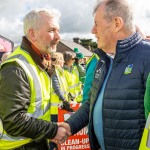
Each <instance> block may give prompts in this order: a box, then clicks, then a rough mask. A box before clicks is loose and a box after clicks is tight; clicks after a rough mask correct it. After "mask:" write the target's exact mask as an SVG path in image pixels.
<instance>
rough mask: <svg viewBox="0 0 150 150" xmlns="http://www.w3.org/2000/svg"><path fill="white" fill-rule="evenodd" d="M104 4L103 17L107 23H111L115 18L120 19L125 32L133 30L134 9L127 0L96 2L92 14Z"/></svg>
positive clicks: (101, 0) (100, 0) (99, 0)
mask: <svg viewBox="0 0 150 150" xmlns="http://www.w3.org/2000/svg"><path fill="white" fill-rule="evenodd" d="M102 4H104V6H105V13H104V14H105V15H104V18H105V19H106V20H107V21H112V20H113V19H114V18H115V17H121V18H122V19H123V21H124V26H125V28H126V29H127V30H129V31H131V30H132V31H133V30H135V24H134V9H133V5H132V3H131V1H129V0H98V1H97V4H96V6H95V8H94V11H93V14H95V12H96V11H97V10H98V9H99V7H100V6H101V5H102Z"/></svg>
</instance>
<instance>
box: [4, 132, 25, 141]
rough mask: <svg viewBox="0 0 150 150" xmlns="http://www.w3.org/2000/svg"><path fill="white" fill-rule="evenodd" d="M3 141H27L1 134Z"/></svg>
mask: <svg viewBox="0 0 150 150" xmlns="http://www.w3.org/2000/svg"><path fill="white" fill-rule="evenodd" d="M3 139H4V140H8V141H17V140H24V139H27V138H23V137H14V136H10V135H6V134H3Z"/></svg>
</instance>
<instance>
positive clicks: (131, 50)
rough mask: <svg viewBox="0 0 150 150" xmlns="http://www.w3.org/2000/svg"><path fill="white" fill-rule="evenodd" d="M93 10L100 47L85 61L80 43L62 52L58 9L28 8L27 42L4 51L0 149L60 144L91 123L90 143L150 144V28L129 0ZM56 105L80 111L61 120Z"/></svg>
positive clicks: (106, 149)
mask: <svg viewBox="0 0 150 150" xmlns="http://www.w3.org/2000/svg"><path fill="white" fill-rule="evenodd" d="M93 13H94V22H95V24H94V26H93V28H92V33H93V34H94V35H95V37H96V38H97V40H98V48H97V49H96V50H94V51H93V55H92V56H91V58H89V59H88V61H87V62H84V61H83V60H84V57H85V56H84V54H83V53H82V52H81V51H80V49H78V48H76V47H75V48H74V50H73V51H65V52H64V53H61V52H57V44H58V42H59V40H60V35H59V19H60V12H59V11H57V10H55V9H50V10H48V9H44V8H41V9H35V10H32V11H31V12H29V13H28V14H27V15H26V16H25V18H24V34H25V35H24V36H23V39H22V42H21V45H20V46H19V47H18V48H17V49H16V50H14V51H13V52H6V53H4V54H3V56H2V58H1V69H0V149H14V150H31V149H32V150H58V144H61V143H63V142H64V141H65V140H67V138H68V136H71V135H73V134H75V133H77V132H78V131H79V130H81V129H82V128H83V127H85V126H88V129H89V132H88V134H89V140H90V147H91V150H122V149H132V150H137V149H139V150H144V149H145V148H147V147H148V145H150V144H149V143H150V141H149V139H148V133H147V132H148V131H147V130H149V127H150V124H149V122H150V117H149V112H150V107H149V106H150V101H149V99H150V94H149V93H150V91H149V89H150V88H149V87H150V75H149V73H150V42H149V41H150V36H146V35H145V34H143V32H142V31H141V29H140V28H139V27H138V26H137V25H135V24H134V20H133V12H132V7H131V5H130V3H129V2H128V1H127V0H121V1H119V0H117V1H116V0H102V1H99V2H98V3H97V5H96V7H95V9H94V11H93ZM77 103H82V106H81V107H80V108H79V110H78V111H77V112H75V111H74V109H73V108H72V107H71V105H70V104H77ZM58 108H61V109H64V110H66V111H68V112H75V113H74V115H72V116H71V117H70V118H69V119H67V120H66V121H65V122H62V123H59V122H58ZM147 118H148V121H147V123H146V119H147ZM145 124H146V127H145ZM143 131H144V134H143ZM141 139H142V140H141ZM47 141H48V142H47ZM147 141H148V144H147V145H146V144H145V143H146V142H147Z"/></svg>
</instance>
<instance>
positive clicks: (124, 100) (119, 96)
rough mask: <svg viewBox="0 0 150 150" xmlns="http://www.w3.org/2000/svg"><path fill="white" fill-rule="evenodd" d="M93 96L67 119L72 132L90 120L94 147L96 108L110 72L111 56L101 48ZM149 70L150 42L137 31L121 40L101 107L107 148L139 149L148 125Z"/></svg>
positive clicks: (110, 149)
mask: <svg viewBox="0 0 150 150" xmlns="http://www.w3.org/2000/svg"><path fill="white" fill-rule="evenodd" d="M100 58H101V59H100V60H99V62H98V64H97V67H96V71H95V78H94V81H93V84H92V88H91V90H90V99H89V100H88V101H86V102H85V103H84V104H83V105H82V106H81V107H80V109H79V110H78V111H77V112H76V113H75V114H74V115H73V116H72V117H70V118H69V119H68V120H67V122H68V123H69V124H70V126H71V130H72V133H73V134H74V133H76V132H77V131H79V130H80V129H81V128H83V127H84V126H86V125H87V124H88V123H89V138H90V144H91V149H92V150H98V149H99V148H100V145H99V144H98V141H97V139H96V136H95V133H94V129H93V118H92V117H93V116H92V115H93V107H94V104H95V101H96V100H97V97H98V93H99V90H100V89H101V86H102V84H103V80H104V78H105V76H106V74H107V71H108V67H109V58H108V57H107V55H106V54H105V53H104V52H103V51H101V57H100ZM149 72H150V43H149V42H146V41H144V40H142V38H141V36H140V35H139V34H138V33H135V34H134V35H133V36H131V37H129V38H127V39H125V40H121V41H118V43H117V47H116V55H115V58H114V61H113V67H112V71H111V73H110V76H109V78H108V81H107V84H106V87H105V91H104V97H103V106H102V116H103V132H104V143H105V150H138V147H139V144H140V139H141V137H142V132H143V129H144V125H145V115H144V94H145V88H146V81H147V77H148V74H149Z"/></svg>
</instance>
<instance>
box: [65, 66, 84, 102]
mask: <svg viewBox="0 0 150 150" xmlns="http://www.w3.org/2000/svg"><path fill="white" fill-rule="evenodd" d="M64 71H65V77H66V80H67V83H68V87H69V92H70V93H71V94H72V95H73V97H74V98H75V101H76V102H78V103H79V102H81V100H82V94H83V91H82V82H81V81H80V80H79V72H78V69H77V67H76V66H74V68H73V70H72V72H69V71H68V70H64Z"/></svg>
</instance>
